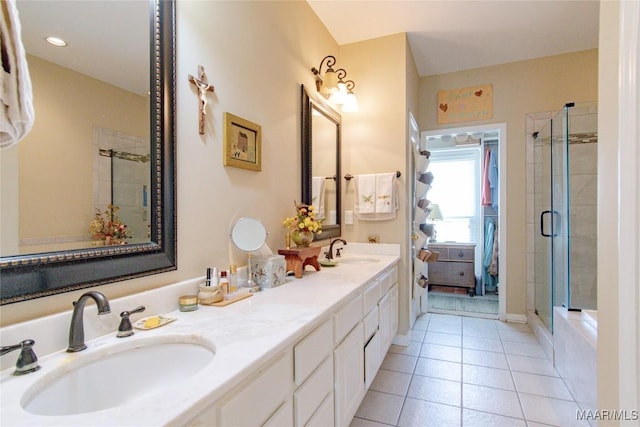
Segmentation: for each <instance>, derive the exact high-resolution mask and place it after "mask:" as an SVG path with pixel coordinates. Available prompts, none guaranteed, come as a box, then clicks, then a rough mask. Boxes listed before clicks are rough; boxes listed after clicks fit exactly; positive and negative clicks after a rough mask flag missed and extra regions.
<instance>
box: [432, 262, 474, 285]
mask: <svg viewBox="0 0 640 427" xmlns="http://www.w3.org/2000/svg"><path fill="white" fill-rule="evenodd" d="M429 283H431V284H434V285H451V286H465V287H468V288H473V287H475V285H476V278H475V273H474V271H473V263H471V262H441V261H438V262H435V263H432V264H430V265H429Z"/></svg>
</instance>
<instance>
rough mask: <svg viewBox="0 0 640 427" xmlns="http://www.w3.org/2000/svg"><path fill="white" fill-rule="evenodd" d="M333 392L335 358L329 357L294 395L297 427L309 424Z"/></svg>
mask: <svg viewBox="0 0 640 427" xmlns="http://www.w3.org/2000/svg"><path fill="white" fill-rule="evenodd" d="M332 390H333V357H327V358H326V359H325V361H324V362H323V363H322V365H320V367H319V368H318V370H317V371H316V372H314V373H313V375H311V377H310V378H309V380H307V381H306V382H305V383H304V384H303V385H302V386H301V387H300V388H299V389H298V390H297V391H296V392H295V393H294V397H293V401H294V406H295V416H296V426H297V427H302V426H304V425H306V424H307V421H308V420H309V418H311V416H312V415H313V413H314V412H315V411H316V409H318V407H319V406H320V404H321V403H322V401H323V400H324V399H325V398H326V397H327V396H328V395H329V394H331V391H332Z"/></svg>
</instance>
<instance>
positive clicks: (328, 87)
mask: <svg viewBox="0 0 640 427" xmlns="http://www.w3.org/2000/svg"><path fill="white" fill-rule="evenodd" d="M337 88H338V75H337V73H336V72H335V71H334V69H333V68H329V69H328V70H327V71H326V72H325V73H324V82H323V83H322V92H323V93H325V94H326V95H331V93H333V91H335V90H336V89H337Z"/></svg>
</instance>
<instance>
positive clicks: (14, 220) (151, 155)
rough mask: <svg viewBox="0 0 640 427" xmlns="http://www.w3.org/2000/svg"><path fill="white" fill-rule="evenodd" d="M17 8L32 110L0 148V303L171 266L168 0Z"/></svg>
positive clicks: (171, 6) (171, 8)
mask: <svg viewBox="0 0 640 427" xmlns="http://www.w3.org/2000/svg"><path fill="white" fill-rule="evenodd" d="M17 7H18V10H19V13H20V20H21V24H22V40H23V43H24V45H25V49H26V51H27V62H28V64H29V72H30V75H31V79H32V85H33V92H34V107H35V113H36V114H35V116H36V119H35V123H34V127H33V129H32V131H31V133H30V134H29V135H28V136H27V137H26V138H25V139H24V140H22V141H21V142H20V143H19V144H17V145H16V146H15V147H12V148H10V149H6V150H3V151H2V152H1V153H0V161H1V162H2V165H1V166H2V184H1V187H2V196H1V197H2V203H0V206H1V209H2V211H1V212H0V214H1V216H2V225H1V229H0V233H1V234H0V257H1V258H0V267H1V269H0V281H1V282H2V287H1V288H0V292H1V294H0V296H1V303H2V304H6V303H11V302H16V301H21V300H25V299H30V298H35V297H40V296H46V295H50V294H55V293H60V292H65V291H70V290H75V289H81V288H84V287H89V286H95V285H97V284H103V283H109V282H113V281H118V280H124V279H126V278H131V277H137V276H142V275H146V274H152V273H154V272H160V271H167V270H171V269H175V199H174V196H175V195H174V192H175V181H174V172H175V170H174V169H175V166H174V164H175V163H174V162H175V159H174V143H175V131H174V123H173V122H174V111H173V106H174V97H175V93H174V92H175V89H174V64H175V57H174V55H175V54H174V44H175V3H174V1H172V0H152V1H129V2H113V1H109V0H97V1H91V2H68V1H23V2H18V3H17ZM79 23H83V25H80V24H79ZM84 24H86V25H84ZM54 34H55V35H56V36H58V37H63V38H67V43H68V45H67V47H64V48H60V47H53V46H49V45H47V44H46V43H45V42H44V39H45V38H46V37H47V36H49V35H54ZM125 45H126V46H127V49H123V48H122V46H125ZM150 66H151V68H150ZM150 83H151V84H150ZM110 205H111V206H113V205H115V206H117V209H111V208H110ZM114 210H117V214H116V215H117V217H118V219H119V224H120V225H126V232H124V233H123V232H122V229H121V230H120V235H119V236H118V237H117V238H115V239H114V238H112V237H113V236H114V235H115V233H116V231H114V230H113V227H112V228H110V229H106V228H102V229H101V230H97V227H98V225H97V221H96V220H101V221H103V222H105V223H107V222H109V221H110V220H112V219H114V217H112V213H113V212H114ZM121 243H126V244H121Z"/></svg>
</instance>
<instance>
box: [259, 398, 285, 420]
mask: <svg viewBox="0 0 640 427" xmlns="http://www.w3.org/2000/svg"><path fill="white" fill-rule="evenodd" d="M288 426H291V427H293V406H292V404H291V399H287V400H286V401H285V402H284V403H283V404H282V406H280V408H279V409H278V410H277V411H276V413H275V414H273V415H272V416H271V418H269V420H268V421H267V422H266V423H264V424H263V425H262V427H288Z"/></svg>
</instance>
